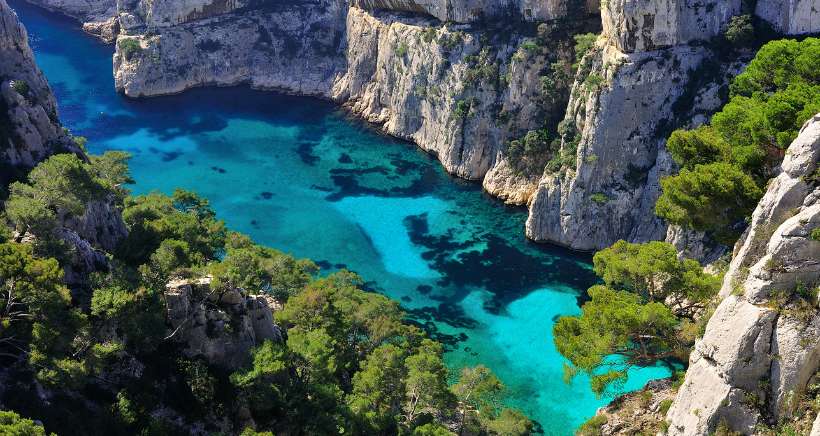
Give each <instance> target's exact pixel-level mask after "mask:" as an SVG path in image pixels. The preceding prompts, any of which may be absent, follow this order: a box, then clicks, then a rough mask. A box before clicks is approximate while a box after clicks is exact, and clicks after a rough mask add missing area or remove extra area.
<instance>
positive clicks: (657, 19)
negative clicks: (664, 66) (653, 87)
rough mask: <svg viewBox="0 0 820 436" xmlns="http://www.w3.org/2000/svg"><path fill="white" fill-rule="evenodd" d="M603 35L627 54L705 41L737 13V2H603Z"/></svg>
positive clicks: (714, 0) (665, 0)
mask: <svg viewBox="0 0 820 436" xmlns="http://www.w3.org/2000/svg"><path fill="white" fill-rule="evenodd" d="M602 4H603V7H602V9H601V18H602V21H603V26H604V34H605V35H607V36H608V37H610V38H611V39H612V41H613V43H614V44H615V46H616V47H618V49H619V50H621V51H623V52H627V53H631V52H636V51H650V50H656V49H659V48H664V47H672V46H675V45H680V44H686V43H689V42H692V41H705V40H708V39H709V38H711V37H713V36H715V35H718V34H720V32H721V31H722V30H723V28H724V27H725V25H726V23H728V22H729V19H730V18H731V17H732V16H734V15H737V14H738V13H739V12H740V0H605V1H604V2H603V3H602Z"/></svg>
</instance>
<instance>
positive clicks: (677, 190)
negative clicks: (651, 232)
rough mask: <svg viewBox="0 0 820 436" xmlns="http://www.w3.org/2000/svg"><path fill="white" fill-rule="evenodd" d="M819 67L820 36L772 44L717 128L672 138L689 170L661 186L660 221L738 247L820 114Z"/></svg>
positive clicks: (738, 81) (740, 79) (741, 79)
mask: <svg viewBox="0 0 820 436" xmlns="http://www.w3.org/2000/svg"><path fill="white" fill-rule="evenodd" d="M737 25H738V27H743V26H742V25H743V23H737ZM738 33H739V35H737V37H738V38H742V35H740V34H742V32H741V31H740V30H738ZM819 64H820V39H818V38H807V39H805V40H803V41H795V40H788V39H785V40H777V41H772V42H769V43H768V44H766V45H764V46H763V47H762V48H761V49H760V51H758V53H757V55H756V56H755V58H754V59H753V60H752V61H751V63H750V64H749V66H748V67H747V68H746V70H745V71H744V72H743V73H742V74H740V75H738V76H737V77H736V78H735V79H734V80H733V81H732V84H731V87H730V100H729V102H728V103H727V104H726V105H725V106H724V107H723V109H722V110H721V111H720V112H718V113H716V114H715V115H714V117H713V118H712V121H711V123H710V124H708V125H704V126H701V127H699V128H697V129H694V130H677V131H675V132H673V133H672V135H671V137H670V138H669V141H668V142H667V146H668V149H669V151H670V152H671V154H672V157H673V158H674V159H675V162H677V163H678V164H679V165H680V166H681V168H682V169H681V172H680V173H679V174H678V175H675V176H671V177H667V178H665V179H663V180H662V181H661V186H662V188H663V194H662V195H661V197H660V198H659V199H658V202H657V205H656V212H657V214H658V216H660V217H662V218H665V219H666V220H667V221H669V222H670V223H673V224H678V225H681V226H684V227H686V228H691V229H695V230H700V231H706V232H708V233H709V234H711V235H712V236H713V237H714V238H715V239H716V240H717V241H719V242H723V243H726V244H730V243H732V242H734V240H735V239H737V237H738V235H739V233H740V231H742V229H743V228H744V220H745V218H746V217H748V216H749V215H750V214H751V212H752V210H753V209H754V207H755V205H756V204H757V201H758V200H759V199H760V197H761V196H762V195H763V187H764V185H765V184H766V182H767V181H768V179H769V178H770V177H771V176H772V175H773V174H774V171H775V169H776V167H777V166H778V165H779V164H780V162H781V161H782V159H783V156H784V153H785V150H786V148H787V147H788V146H789V144H790V143H791V141H793V140H794V139H795V138H796V137H797V133H798V131H799V130H800V127H801V126H802V124H803V123H804V122H805V121H806V120H807V119H809V118H810V117H811V116H813V115H814V114H816V113H817V112H820V73H818V70H817V65H819Z"/></svg>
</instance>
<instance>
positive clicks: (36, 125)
mask: <svg viewBox="0 0 820 436" xmlns="http://www.w3.org/2000/svg"><path fill="white" fill-rule="evenodd" d="M0 59H3V62H0V166H2V170H0V182H2V183H4V184H6V183H8V182H9V181H10V180H12V179H13V178H15V176H19V175H20V174H24V173H25V172H26V171H27V169H30V168H31V167H33V166H34V165H36V164H37V163H38V162H40V161H42V160H43V159H45V158H46V157H48V156H50V155H52V154H54V153H55V152H58V151H74V152H76V151H79V150H78V149H77V148H76V146H75V145H74V144H73V142H72V141H71V139H70V138H69V137H68V135H66V133H65V132H64V131H63V128H62V126H61V125H60V121H59V119H58V117H57V103H56V101H55V100H54V95H53V94H52V93H51V88H50V87H49V86H48V82H46V79H45V77H44V76H43V73H42V72H41V71H40V69H39V68H38V67H37V65H36V64H35V62H34V55H33V53H32V52H31V48H30V47H29V45H28V34H27V33H26V30H25V28H24V27H23V26H22V25H21V24H20V22H19V21H18V19H17V14H15V13H14V11H12V10H11V8H9V6H8V4H7V3H6V1H5V0H0Z"/></svg>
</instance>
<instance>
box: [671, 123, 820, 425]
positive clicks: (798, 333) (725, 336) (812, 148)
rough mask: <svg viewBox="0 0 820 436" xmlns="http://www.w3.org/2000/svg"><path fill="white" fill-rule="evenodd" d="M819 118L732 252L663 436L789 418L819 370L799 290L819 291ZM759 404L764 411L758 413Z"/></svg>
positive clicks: (815, 333) (810, 313)
mask: <svg viewBox="0 0 820 436" xmlns="http://www.w3.org/2000/svg"><path fill="white" fill-rule="evenodd" d="M818 157H820V114H818V115H816V116H814V117H813V118H812V119H811V120H809V121H808V122H807V123H806V124H805V125H804V126H803V129H802V130H801V132H800V135H799V136H798V138H797V139H796V140H795V141H794V142H793V143H792V144H791V146H790V147H789V149H788V151H787V153H786V158H785V159H784V162H783V164H782V169H783V171H782V173H781V174H780V175H779V176H777V177H776V178H775V179H774V180H772V182H771V183H770V184H769V187H768V189H767V192H766V194H765V196H764V197H763V199H762V200H761V201H760V203H759V204H758V206H757V208H756V209H755V212H754V215H753V217H752V222H751V225H750V227H749V229H748V231H747V232H746V234H745V235H744V237H743V238H741V240H740V241H739V242H738V244H737V247H736V249H735V257H734V259H733V260H732V263H731V265H730V268H729V271H728V272H727V274H726V276H725V279H724V284H723V288H722V290H721V296H722V297H724V299H723V301H722V302H721V303H720V305H719V306H718V308H717V310H716V312H715V314H714V315H713V316H712V318H711V319H710V320H709V323H708V325H707V327H706V333H705V334H704V336H703V339H701V340H700V341H698V342H697V344H696V345H695V350H694V351H693V352H692V355H691V356H690V362H689V364H690V366H689V370H688V371H687V373H686V379H685V381H684V383H683V386H681V388H680V390H679V391H678V395H677V397H676V399H675V402H674V403H673V404H672V407H671V408H670V409H669V413H668V415H667V420H668V421H669V423H670V428H669V434H670V435H700V434H707V433H709V432H711V431H713V430H714V428H715V427H716V426H717V425H718V424H719V423H720V422H721V421H725V423H726V424H727V425H728V426H729V427H730V428H731V429H733V430H735V431H739V432H742V433H743V434H750V433H752V431H753V429H754V426H755V424H756V423H758V422H769V421H773V420H774V421H776V420H778V419H780V418H783V417H788V416H790V414H791V407H792V406H793V404H792V403H793V400H794V398H796V397H797V396H798V395H799V394H800V392H801V391H802V390H803V389H805V387H806V384H807V383H808V382H809V379H810V378H811V377H812V376H813V375H814V374H815V373H816V372H817V371H818V369H820V311H818V308H817V304H818V302H817V301H816V300H811V301H809V300H807V299H806V298H807V297H805V296H800V294H801V293H802V294H803V295H809V294H808V293H806V292H805V291H804V290H805V289H812V287H816V286H818V284H820V241H817V240H816V239H814V238H812V236H811V234H812V232H813V231H816V230H817V229H818V228H820V201H819V200H820V186H818V183H817V181H816V180H813V179H812V175H813V174H815V172H816V171H817V167H818ZM762 404H768V405H769V408H768V409H767V410H763V409H762V406H761V405H762Z"/></svg>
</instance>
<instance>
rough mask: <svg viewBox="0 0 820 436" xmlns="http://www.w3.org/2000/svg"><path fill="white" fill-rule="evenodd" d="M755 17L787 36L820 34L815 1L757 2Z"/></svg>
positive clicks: (819, 11)
mask: <svg viewBox="0 0 820 436" xmlns="http://www.w3.org/2000/svg"><path fill="white" fill-rule="evenodd" d="M755 15H757V16H758V17H760V18H762V19H764V20H766V21H768V22H769V23H770V24H771V25H772V27H773V28H774V30H775V31H777V32H780V33H784V34H787V35H803V34H806V33H817V32H820V3H818V1H817V0H759V1H758V2H757V4H756V5H755Z"/></svg>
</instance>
